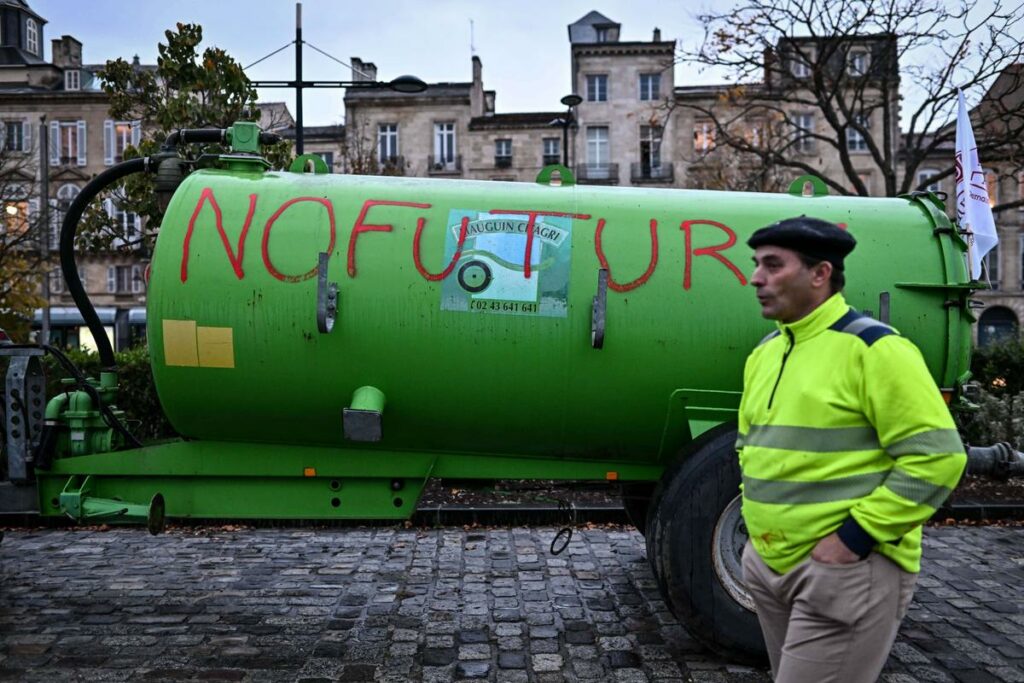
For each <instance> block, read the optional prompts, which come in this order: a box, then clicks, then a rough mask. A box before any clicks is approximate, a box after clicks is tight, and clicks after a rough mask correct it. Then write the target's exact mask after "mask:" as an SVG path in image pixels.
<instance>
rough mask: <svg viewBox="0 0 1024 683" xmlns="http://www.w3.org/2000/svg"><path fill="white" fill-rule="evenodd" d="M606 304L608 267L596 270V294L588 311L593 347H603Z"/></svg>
mask: <svg viewBox="0 0 1024 683" xmlns="http://www.w3.org/2000/svg"><path fill="white" fill-rule="evenodd" d="M607 305H608V269H607V268H601V269H600V270H598V271H597V295H596V296H594V304H593V306H592V308H591V311H590V345H591V346H592V347H594V348H595V349H603V348H604V322H605V312H606V309H607Z"/></svg>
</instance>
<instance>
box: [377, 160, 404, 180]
mask: <svg viewBox="0 0 1024 683" xmlns="http://www.w3.org/2000/svg"><path fill="white" fill-rule="evenodd" d="M377 167H378V172H379V173H383V174H384V175H404V174H405V158H404V157H402V156H401V155H399V156H393V157H378V159H377Z"/></svg>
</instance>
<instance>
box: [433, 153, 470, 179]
mask: <svg viewBox="0 0 1024 683" xmlns="http://www.w3.org/2000/svg"><path fill="white" fill-rule="evenodd" d="M427 173H429V174H430V175H454V174H458V173H462V157H461V156H456V157H455V158H453V159H437V158H435V157H434V155H433V154H431V155H430V156H428V157H427Z"/></svg>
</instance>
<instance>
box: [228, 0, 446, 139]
mask: <svg viewBox="0 0 1024 683" xmlns="http://www.w3.org/2000/svg"><path fill="white" fill-rule="evenodd" d="M305 42H306V41H304V40H303V39H302V3H301V2H297V3H295V40H293V41H292V42H291V43H289V45H292V44H293V45H295V80H293V81H251V82H250V85H251V86H252V87H254V88H294V89H295V152H296V154H298V155H301V154H302V152H303V142H304V139H303V138H304V135H303V127H302V91H303V90H304V89H305V88H359V89H367V90H371V89H379V90H394V91H395V92H400V93H408V94H411V93H418V92H423V91H424V90H426V89H427V84H426V83H424V82H423V81H421V80H420V79H418V78H416V77H415V76H408V75H406V76H399V77H398V78H395V79H393V80H391V81H388V82H386V83H385V82H384V81H304V80H302V45H303V44H304V43H305ZM285 47H288V46H287V45H286V46H285ZM310 47H312V48H313V49H314V50H316V51H317V52H320V53H322V54H324V55H326V56H328V57H331V55H328V54H327V53H326V52H324V51H323V50H320V49H319V48H317V47H316V46H315V45H310ZM283 49H284V48H281V49H280V50H276V51H274V52H271V53H270V54H269V55H267V56H266V57H263V58H262V59H258V60H256V61H255V62H253V63H252V64H250V65H249V66H247V67H245V68H246V69H248V68H249V67H251V66H255V65H256V64H258V63H260V62H262V61H263V60H264V59H266V58H267V57H271V56H273V55H275V54H277V53H278V52H280V51H281V50H283ZM331 59H334V60H335V61H339V60H337V59H335V58H334V57H331ZM342 63H343V62H342Z"/></svg>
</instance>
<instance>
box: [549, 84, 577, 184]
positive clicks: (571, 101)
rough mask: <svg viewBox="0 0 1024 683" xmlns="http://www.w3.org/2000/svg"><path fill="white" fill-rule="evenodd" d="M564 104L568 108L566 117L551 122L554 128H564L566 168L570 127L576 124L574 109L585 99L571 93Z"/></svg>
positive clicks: (567, 165) (564, 162) (563, 161)
mask: <svg viewBox="0 0 1024 683" xmlns="http://www.w3.org/2000/svg"><path fill="white" fill-rule="evenodd" d="M561 101H562V104H564V105H565V106H566V110H565V116H563V117H561V118H557V119H555V120H554V121H552V122H551V125H552V126H556V125H560V126H562V165H563V166H565V167H566V168H568V167H569V126H571V125H573V124H574V123H576V120H575V118H574V117H573V114H572V110H573V107H575V106H576V105H578V104H579V103H580V102H582V101H583V98H582V97H580V96H579V95H577V94H576V93H569V94H568V95H566V96H565V97H563V98H562V100H561Z"/></svg>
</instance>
